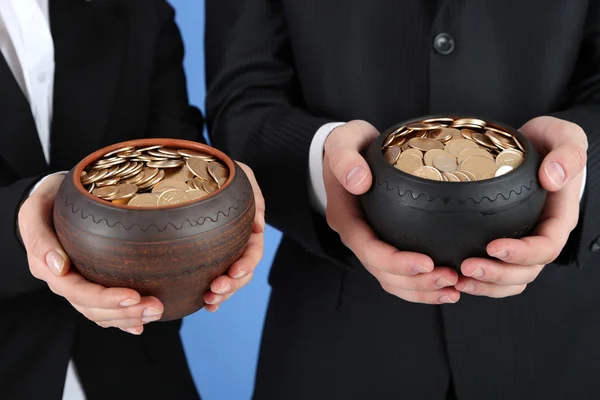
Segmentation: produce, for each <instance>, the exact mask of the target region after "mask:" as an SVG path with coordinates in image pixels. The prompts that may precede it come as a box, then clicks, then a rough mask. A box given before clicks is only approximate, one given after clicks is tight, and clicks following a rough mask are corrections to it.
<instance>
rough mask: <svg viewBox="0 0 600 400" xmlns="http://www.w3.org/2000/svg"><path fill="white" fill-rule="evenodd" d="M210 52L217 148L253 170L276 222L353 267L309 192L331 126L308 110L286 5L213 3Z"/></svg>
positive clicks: (210, 115)
mask: <svg viewBox="0 0 600 400" xmlns="http://www.w3.org/2000/svg"><path fill="white" fill-rule="evenodd" d="M205 49H206V74H207V100H206V115H207V121H208V130H209V137H210V139H211V141H212V143H213V144H214V145H215V146H216V147H220V148H222V149H224V151H225V152H227V153H228V154H229V155H230V156H232V157H233V158H235V159H237V160H240V161H243V162H245V163H247V164H248V165H249V166H250V167H252V169H253V170H254V172H255V174H256V177H257V180H258V182H259V184H260V185H261V189H262V191H263V194H264V196H265V201H266V204H267V212H266V218H267V222H268V223H269V224H271V225H272V226H274V227H275V228H277V229H278V230H280V231H282V232H283V233H284V234H285V235H286V236H287V237H290V238H291V239H293V240H295V241H296V242H298V243H300V244H301V245H302V246H303V247H304V248H305V249H307V250H308V251H310V252H312V253H314V254H316V255H319V256H321V257H326V258H330V259H331V261H334V262H337V263H339V264H341V265H343V266H347V265H348V261H351V255H352V254H351V253H350V252H349V251H348V249H346V248H345V247H344V246H342V245H341V244H340V240H339V237H338V236H337V234H335V232H333V231H332V230H331V229H329V228H328V226H327V224H326V222H325V219H324V217H323V216H321V215H318V214H317V213H316V212H315V211H314V210H313V208H312V207H311V205H310V200H309V195H308V190H307V185H308V181H309V176H308V165H309V149H310V144H311V141H312V138H313V136H314V135H315V133H316V132H317V130H318V129H319V128H320V127H321V126H322V125H324V124H326V123H329V122H332V120H330V119H329V118H326V117H325V116H322V115H318V113H317V112H315V111H314V110H311V111H308V110H307V109H306V106H305V105H304V104H303V100H302V92H301V88H300V85H299V82H298V79H297V76H296V74H295V66H294V64H293V56H292V49H291V46H290V40H289V35H288V30H287V26H286V22H285V18H284V15H283V11H282V9H281V4H280V1H278V0H276V1H273V0H258V1H245V0H219V1H207V2H206V32H205Z"/></svg>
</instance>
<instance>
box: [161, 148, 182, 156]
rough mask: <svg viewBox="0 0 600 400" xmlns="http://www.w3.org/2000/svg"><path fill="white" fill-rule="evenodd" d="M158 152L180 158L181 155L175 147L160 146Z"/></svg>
mask: <svg viewBox="0 0 600 400" xmlns="http://www.w3.org/2000/svg"><path fill="white" fill-rule="evenodd" d="M156 151H158V152H159V153H162V154H165V155H166V156H167V157H169V158H180V157H181V156H180V155H179V153H178V152H177V150H175V149H170V148H168V147H161V148H159V149H158V150H156Z"/></svg>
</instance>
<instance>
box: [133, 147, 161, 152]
mask: <svg viewBox="0 0 600 400" xmlns="http://www.w3.org/2000/svg"><path fill="white" fill-rule="evenodd" d="M161 147H162V146H161V145H154V146H147V147H142V148H141V149H138V151H139V152H141V153H143V152H145V151H148V150H156V149H160V148H161Z"/></svg>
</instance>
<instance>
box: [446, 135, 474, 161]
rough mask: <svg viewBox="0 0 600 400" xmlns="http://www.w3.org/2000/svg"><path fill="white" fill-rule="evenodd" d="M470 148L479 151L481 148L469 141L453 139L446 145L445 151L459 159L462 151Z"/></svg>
mask: <svg viewBox="0 0 600 400" xmlns="http://www.w3.org/2000/svg"><path fill="white" fill-rule="evenodd" d="M469 148H472V149H478V148H479V146H478V145H477V143H475V142H473V141H471V140H468V139H452V140H451V141H449V142H448V143H446V146H445V147H444V149H445V150H446V151H447V152H448V153H450V154H451V155H452V156H454V157H458V155H459V154H460V152H461V151H463V150H464V149H469Z"/></svg>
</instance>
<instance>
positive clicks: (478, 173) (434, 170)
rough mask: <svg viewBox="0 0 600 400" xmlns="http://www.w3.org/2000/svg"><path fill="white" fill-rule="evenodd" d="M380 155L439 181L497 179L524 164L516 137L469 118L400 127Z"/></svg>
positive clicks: (437, 120) (435, 120) (411, 171)
mask: <svg viewBox="0 0 600 400" xmlns="http://www.w3.org/2000/svg"><path fill="white" fill-rule="evenodd" d="M382 150H383V154H384V156H385V159H386V160H387V161H388V162H389V163H390V164H391V165H393V166H394V167H396V168H397V169H399V170H401V171H403V172H406V173H407V174H411V175H413V176H417V177H420V178H425V179H430V180H436V181H445V182H470V181H480V180H485V179H490V178H494V177H498V176H501V175H504V174H506V173H509V172H510V171H512V170H514V169H516V168H518V167H519V166H520V165H521V164H522V163H523V161H524V159H525V150H524V148H523V146H522V145H521V143H519V140H518V139H517V138H516V137H514V136H513V135H512V134H510V133H508V132H505V131H503V130H501V129H497V128H495V127H492V126H488V125H487V124H486V123H485V121H482V120H479V119H475V118H461V119H453V118H435V119H426V120H423V121H419V122H415V123H411V124H409V125H407V126H402V127H400V128H398V129H396V130H395V131H394V132H392V133H391V134H390V135H389V136H388V137H387V138H386V140H385V141H384V143H383V149H382Z"/></svg>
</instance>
